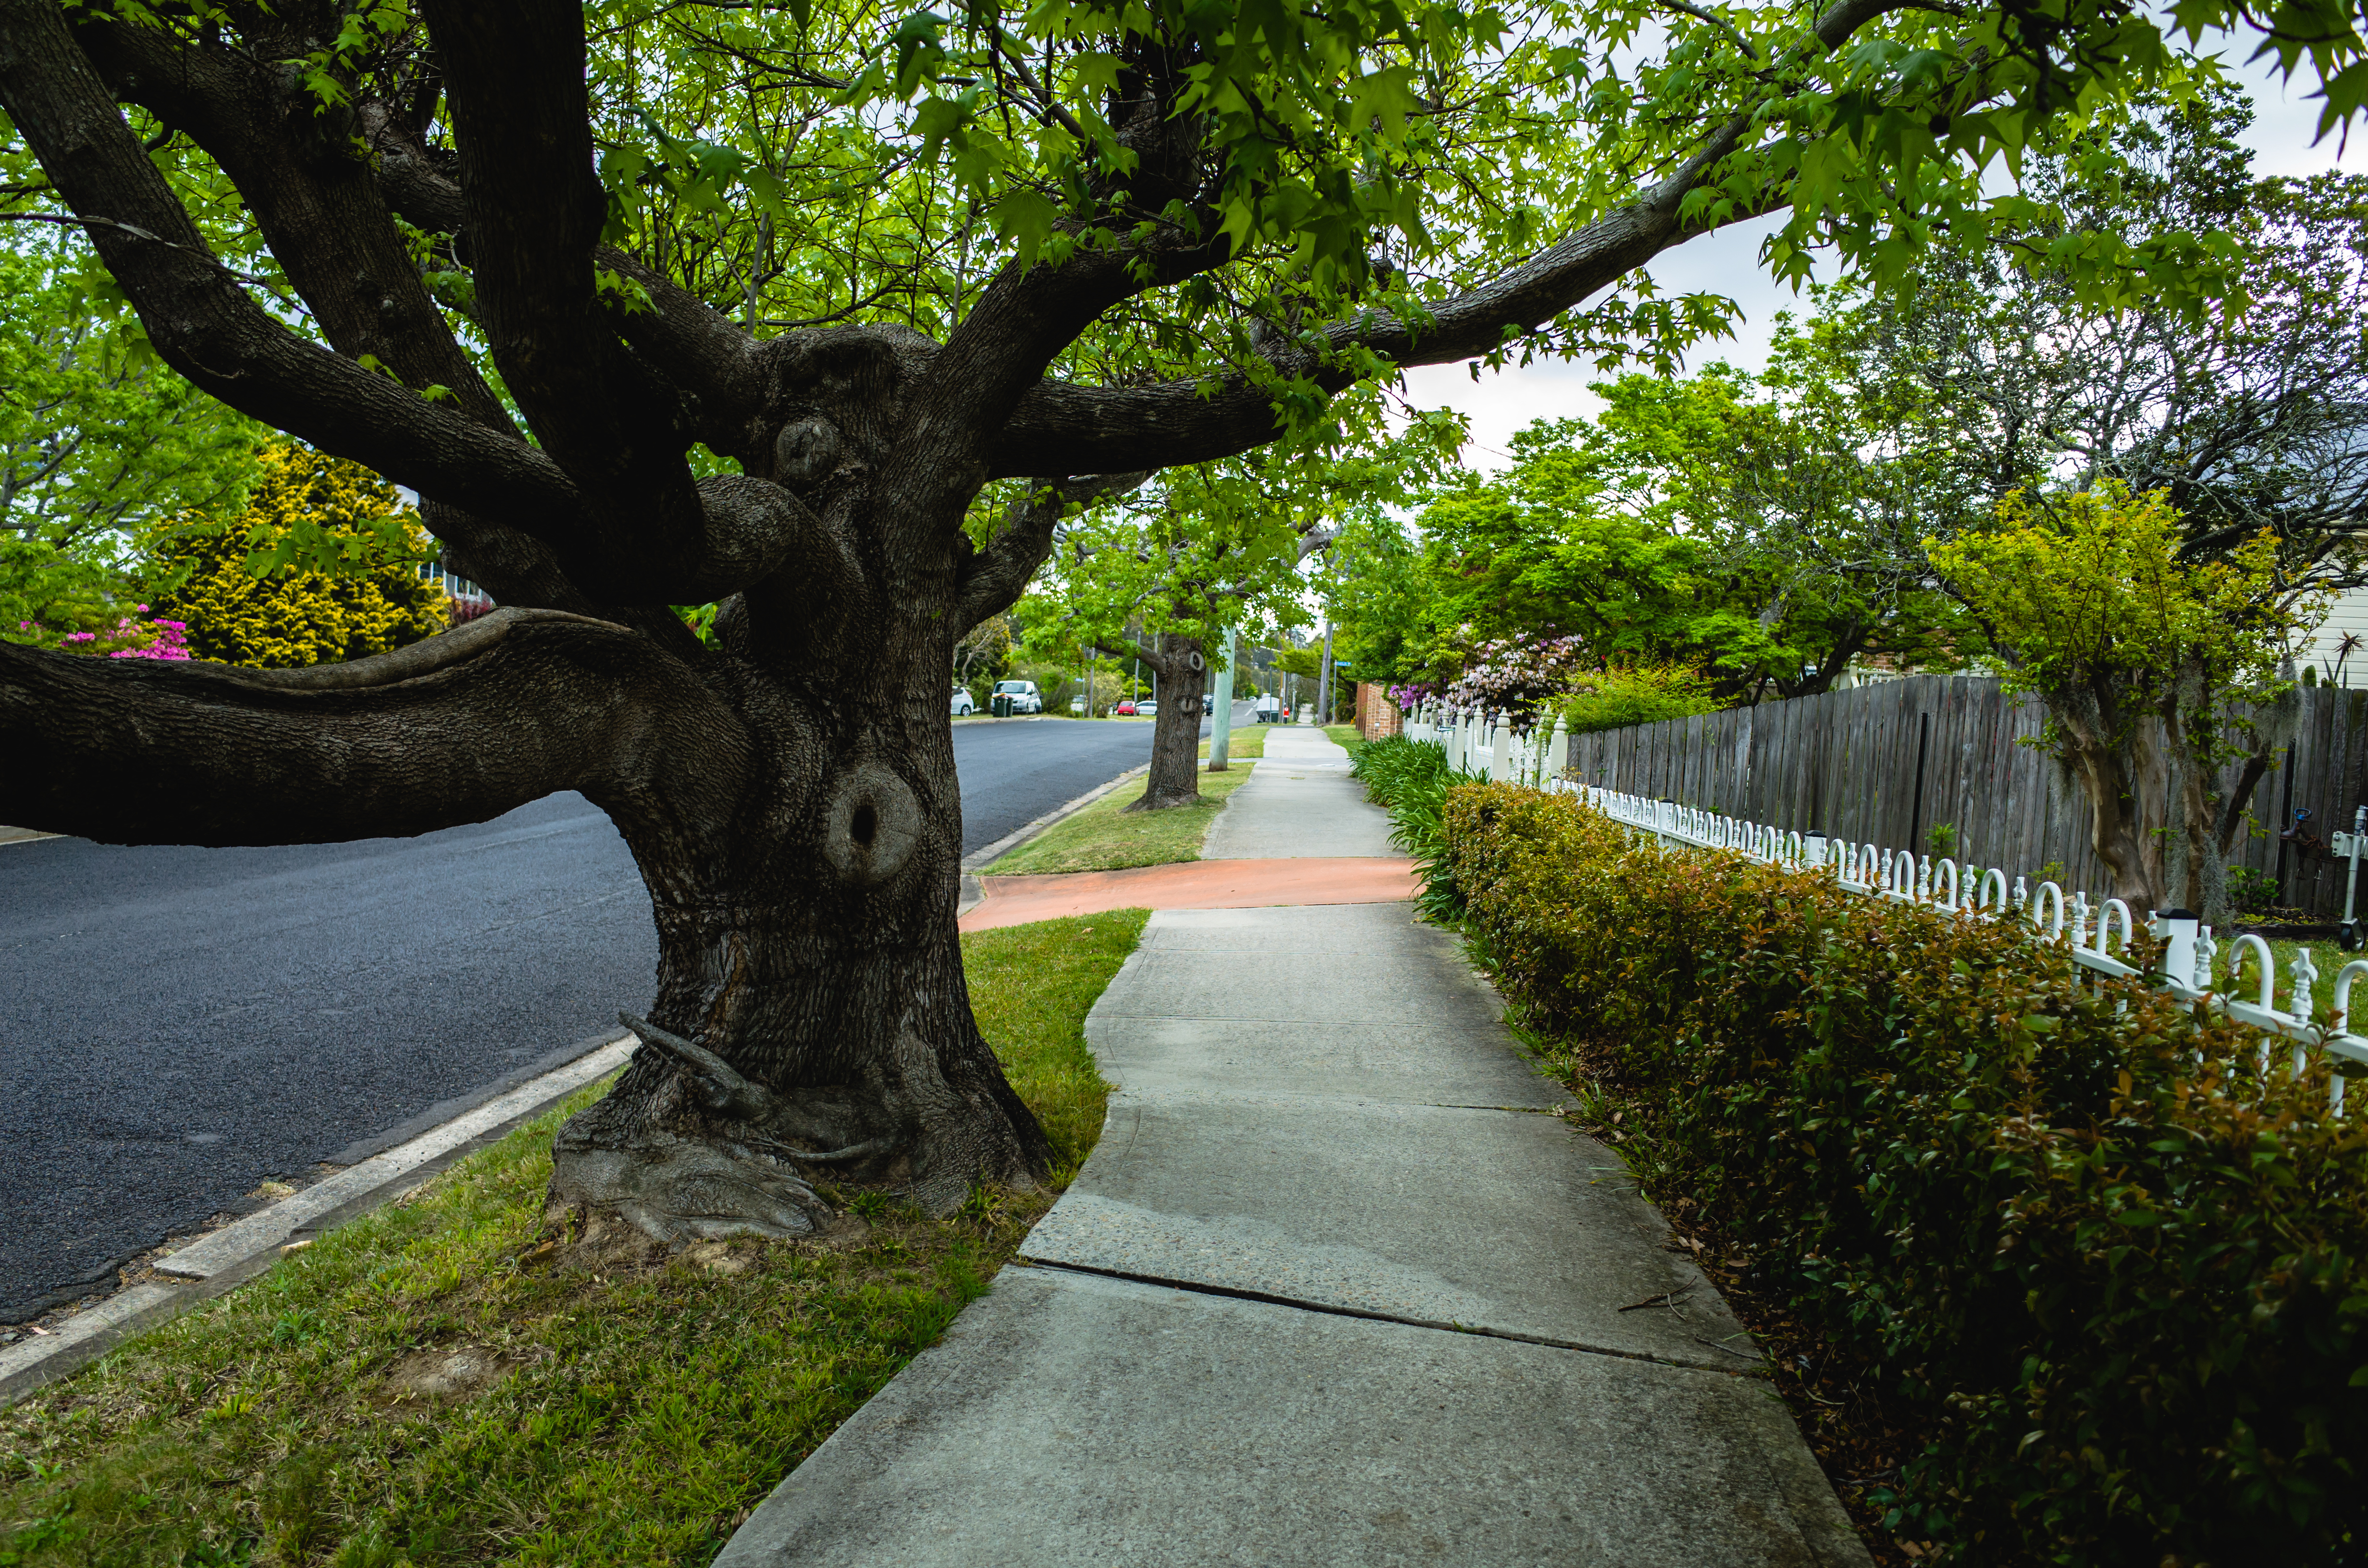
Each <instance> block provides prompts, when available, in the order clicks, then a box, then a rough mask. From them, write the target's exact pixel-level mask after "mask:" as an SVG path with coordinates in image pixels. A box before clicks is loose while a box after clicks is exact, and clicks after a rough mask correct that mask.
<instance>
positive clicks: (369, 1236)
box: [0, 910, 1146, 1568]
mask: <svg viewBox="0 0 2368 1568" xmlns="http://www.w3.org/2000/svg"><path fill="white" fill-rule="evenodd" d="M1145 917H1146V916H1145V912H1144V911H1142V910H1121V911H1115V912H1111V913H1108V914H1102V915H1085V916H1080V917H1077V918H1074V919H1068V920H1051V921H1044V922H1042V923H1041V924H1038V925H1033V926H1013V927H1009V928H1008V929H1004V930H997V931H985V932H980V933H977V934H975V935H973V936H967V937H963V938H962V950H963V957H964V960H965V964H966V966H967V969H968V973H969V982H970V992H971V1000H972V1005H973V1007H974V1008H975V1009H976V1011H977V1015H978V1019H979V1023H980V1026H981V1027H982V1028H984V1029H985V1033H986V1037H987V1039H988V1040H991V1041H993V1042H994V1044H995V1047H996V1054H997V1055H998V1056H999V1057H1001V1059H1002V1061H1003V1062H1004V1068H1005V1071H1006V1073H1007V1074H1008V1075H1009V1077H1010V1080H1011V1083H1012V1086H1013V1087H1014V1088H1015V1089H1017V1090H1018V1091H1019V1095H1020V1096H1021V1097H1022V1098H1023V1099H1025V1100H1026V1101H1027V1102H1028V1103H1029V1105H1030V1107H1032V1108H1034V1109H1035V1111H1036V1113H1037V1115H1038V1116H1039V1117H1040V1118H1041V1119H1042V1120H1043V1123H1044V1128H1045V1131H1046V1132H1047V1133H1048V1134H1049V1135H1050V1137H1051V1139H1052V1142H1053V1148H1054V1151H1055V1158H1056V1162H1057V1170H1056V1177H1057V1179H1058V1180H1059V1181H1061V1182H1063V1183H1065V1182H1066V1181H1067V1180H1068V1179H1069V1177H1070V1176H1073V1175H1074V1174H1075V1173H1076V1168H1077V1166H1078V1165H1079V1164H1080V1163H1082V1161H1083V1160H1084V1158H1085V1156H1086V1154H1087V1152H1088V1151H1089V1150H1090V1149H1091V1147H1092V1145H1093V1142H1094V1140H1095V1138H1096V1137H1097V1136H1098V1135H1099V1131H1100V1128H1101V1119H1102V1103H1103V1099H1104V1096H1106V1094H1107V1093H1108V1085H1105V1084H1104V1083H1103V1082H1102V1080H1101V1077H1100V1075H1099V1074H1098V1073H1097V1072H1096V1071H1095V1068H1094V1062H1093V1058H1092V1056H1091V1054H1090V1053H1089V1052H1088V1051H1087V1049H1086V1044H1085V1035H1084V1022H1085V1015H1086V1011H1087V1008H1088V1007H1090V1006H1092V1005H1093V1001H1094V998H1095V997H1097V996H1099V994H1101V992H1102V989H1103V987H1104V986H1106V985H1107V984H1108V983H1109V982H1110V976H1111V975H1113V974H1115V973H1116V972H1117V971H1118V968H1119V966H1120V964H1121V963H1122V962H1124V961H1125V959H1126V955H1127V954H1128V953H1129V952H1130V951H1132V950H1133V947H1134V943H1135V939H1136V937H1137V936H1138V935H1139V934H1140V933H1141V931H1142V928H1143V923H1144V919H1145ZM605 1087H606V1086H605V1085H598V1086H595V1087H593V1088H591V1089H587V1090H586V1091H585V1092H584V1093H583V1094H582V1095H579V1096H575V1099H574V1100H572V1101H570V1102H569V1103H568V1104H567V1105H565V1106H563V1107H562V1108H560V1109H559V1110H557V1111H554V1112H552V1114H551V1115H549V1116H546V1117H544V1118H542V1119H540V1120H538V1121H536V1122H534V1123H532V1124H531V1125H529V1126H527V1127H524V1128H521V1129H519V1130H518V1131H517V1132H514V1133H512V1134H511V1135H510V1136H509V1137H508V1138H506V1139H504V1140H503V1141H502V1142H500V1143H498V1144H496V1145H495V1146H494V1147H492V1148H490V1149H487V1150H485V1151H484V1152H482V1153H478V1154H475V1155H472V1157H471V1158H469V1159H468V1160H465V1161H463V1162H461V1164H459V1165H455V1166H453V1167H452V1168H451V1169H450V1171H447V1172H446V1173H444V1174H443V1175H442V1176H438V1177H437V1178H436V1179H435V1180H434V1181H432V1182H430V1183H428V1184H427V1186H425V1187H421V1188H419V1189H417V1190H416V1191H415V1192H413V1193H412V1194H410V1195H408V1196H407V1197H405V1198H404V1199H400V1200H398V1201H397V1202H395V1203H394V1204H392V1205H390V1206H388V1207H386V1208H383V1209H381V1210H377V1211H375V1212H374V1213H371V1214H370V1215H368V1216H366V1217H364V1218H362V1219H360V1220H358V1221H355V1222H353V1223H352V1224H349V1225H347V1226H344V1227H342V1228H340V1229H338V1230H336V1231H334V1232H332V1233H329V1234H328V1235H326V1236H324V1237H323V1238H321V1240H320V1241H319V1242H317V1243H316V1244H314V1245H313V1246H312V1247H311V1248H310V1249H309V1250H307V1251H304V1252H302V1253H299V1254H296V1255H293V1256H290V1257H288V1258H286V1259H284V1260H282V1261H281V1262H280V1263H279V1264H278V1265H277V1266H276V1267H273V1268H272V1269H270V1270H269V1271H268V1273H266V1274H265V1275H263V1276H262V1277H261V1278H257V1279H256V1280H254V1281H253V1282H251V1283H249V1284H247V1285H246V1286H245V1287H243V1288H241V1289H239V1290H234V1291H233V1292H231V1293H230V1294H229V1295H227V1296H224V1297H222V1299H221V1300H219V1301H213V1302H211V1303H209V1304H208V1305H207V1306H205V1307H202V1308H200V1309H199V1310H198V1311H197V1312H192V1313H190V1314H189V1315H188V1316H187V1317H183V1318H180V1319H178V1320H176V1322H174V1323H172V1324H167V1325H165V1327H163V1328H161V1329H159V1330H157V1331H156V1332H155V1333H154V1334H151V1335H145V1336H143V1337H142V1338H140V1339H137V1340H134V1341H133V1342H131V1344H130V1345H128V1346H125V1347H124V1348H122V1349H121V1350H119V1351H118V1352H116V1353H115V1354H114V1355H112V1356H110V1357H108V1358H107V1359H105V1360H103V1361H101V1362H99V1363H98V1364H97V1365H96V1366H94V1367H92V1368H90V1369H87V1370H85V1372H83V1373H82V1374H80V1375H79V1376H77V1377H74V1378H71V1379H69V1380H67V1381H65V1382H63V1383H61V1384H59V1385H57V1386H56V1387H54V1388H52V1389H50V1390H47V1391H44V1392H42V1393H40V1394H39V1395H37V1396H35V1397H34V1398H33V1399H31V1400H28V1402H26V1403H23V1404H21V1405H19V1406H17V1408H15V1409H13V1410H11V1411H8V1412H6V1414H5V1415H0V1564H9V1565H12V1568H13V1565H24V1568H32V1565H34V1564H40V1565H44V1568H47V1565H49V1564H68V1563H72V1564H76V1565H84V1564H115V1563H124V1564H131V1563H171V1564H180V1565H183V1568H199V1565H205V1568H212V1565H224V1564H255V1565H257V1568H281V1565H294V1564H307V1565H322V1564H325V1565H329V1568H438V1565H443V1564H459V1563H471V1564H478V1563H493V1562H500V1563H538V1564H540V1563H551V1564H559V1563H571V1564H573V1563H591V1562H618V1563H636V1564H641V1563H650V1564H676V1563H687V1564H702V1563H705V1562H708V1561H709V1560H710V1559H711V1558H712V1557H713V1556H714V1554H715V1553H716V1551H718V1550H720V1549H721V1547H722V1546H723V1542H724V1540H726V1539H728V1538H729V1536H730V1534H731V1532H732V1531H733V1529H734V1528H737V1526H738V1524H739V1522H740V1521H741V1520H743V1519H745V1518H746V1517H747V1514H748V1512H749V1510H750V1509H752V1508H753V1507H754V1506H756V1505H757V1503H758V1502H759V1501H761V1500H762V1499H763V1497H764V1496H765V1494H766V1493H767V1492H768V1491H769V1490H771V1488H772V1487H773V1486H774V1485H775V1484H776V1483H779V1482H780V1479H781V1478H782V1477H783V1476H784V1475H786V1474H788V1473H789V1472H790V1471H791V1470H792V1469H794V1468H796V1466H797V1465H798V1463H799V1462H800V1461H801V1460H803V1459H804V1458H805V1456H806V1455H808V1454H810V1453H812V1452H813V1451H814V1449H815V1448H816V1447H817V1446H819V1445H820V1444H821V1442H822V1441H823V1439H824V1438H825V1437H828V1436H829V1435H830V1434H831V1432H832V1431H833V1430H835V1429H836V1428H837V1426H838V1424H839V1423H840V1422H841V1421H844V1420H845V1419H846V1418H847V1417H848V1415H851V1414H853V1412H854V1411H855V1410H856V1409H857V1408H858V1407H860V1405H861V1404H862V1403H863V1402H864V1401H865V1400H867V1399H869V1398H870V1397H871V1394H872V1393H873V1392H875V1391H877V1390H878V1389H879V1388H880V1387H881V1385H882V1384H883V1383H885V1382H886V1381H888V1380H889V1379H890V1378H891V1377H894V1375H895V1374H896V1372H897V1371H898V1369H901V1368H902V1367H903V1366H904V1365H905V1362H906V1361H908V1360H910V1359H911V1358H912V1357H913V1356H914V1355H915V1354H916V1352H918V1351H919V1350H921V1349H922V1348H924V1347H926V1346H928V1345H929V1344H931V1343H933V1342H934V1341H935V1340H936V1339H937V1338H938V1336H939V1335H940V1334H941V1333H942V1332H943V1331H944V1329H945V1327H946V1325H947V1324H949V1323H951V1321H952V1319H953V1316H954V1314H955V1313H956V1312H959V1311H961V1309H962V1306H963V1304H964V1303H966V1302H968V1301H971V1300H973V1298H975V1297H977V1296H979V1295H980V1294H982V1293H983V1292H984V1291H985V1289H986V1281H987V1280H988V1279H989V1278H992V1276H993V1275H994V1272H995V1270H996V1267H999V1266H1000V1265H1001V1264H1002V1263H1003V1261H1004V1260H1005V1259H1006V1258H1008V1256H1010V1255H1011V1253H1012V1251H1013V1249H1014V1248H1015V1247H1016V1246H1017V1245H1018V1244H1019V1239H1020V1237H1021V1236H1022V1235H1024V1234H1025V1233H1026V1232H1027V1229H1028V1226H1029V1225H1030V1223H1032V1222H1033V1221H1034V1220H1035V1218H1036V1216H1037V1215H1038V1214H1040V1213H1041V1212H1042V1210H1043V1209H1044V1208H1045V1206H1046V1205H1047V1204H1048V1203H1049V1201H1050V1198H1049V1196H1048V1195H1045V1194H1035V1193H1031V1194H1014V1193H1004V1192H994V1191H982V1192H980V1193H978V1194H975V1195H973V1200H972V1202H971V1203H970V1204H969V1205H968V1206H967V1207H966V1208H965V1209H964V1210H963V1211H962V1213H961V1214H960V1215H958V1216H956V1217H954V1218H952V1219H949V1220H927V1219H923V1218H921V1217H920V1216H919V1215H918V1214H916V1213H915V1212H913V1211H911V1210H898V1209H895V1208H894V1207H892V1206H890V1205H887V1204H885V1203H882V1202H881V1201H879V1200H878V1199H877V1196H876V1195H864V1196H862V1197H859V1198H858V1199H856V1200H855V1201H854V1204H853V1207H854V1208H855V1209H856V1210H857V1211H858V1212H859V1213H863V1214H864V1215H865V1217H866V1218H867V1219H869V1220H870V1221H871V1230H870V1233H869V1234H868V1235H866V1236H864V1237H863V1238H862V1239H861V1240H860V1241H859V1242H856V1243H854V1244H845V1243H842V1244H835V1245H824V1244H804V1243H769V1244H768V1243H760V1242H756V1241H739V1242H731V1243H708V1244H701V1245H699V1246H695V1247H691V1248H689V1249H687V1250H686V1251H685V1252H683V1253H682V1254H680V1255H678V1256H676V1257H675V1258H673V1259H672V1260H670V1261H669V1262H667V1263H666V1265H664V1266H662V1267H655V1268H651V1269H643V1270H634V1271H622V1270H612V1271H610V1272H609V1273H606V1274H593V1273H588V1272H585V1271H582V1270H577V1269H573V1268H571V1267H567V1266H566V1265H565V1264H564V1262H552V1261H548V1258H549V1256H550V1255H549V1251H548V1249H546V1248H542V1247H540V1246H538V1241H539V1239H540V1236H539V1233H540V1232H541V1220H542V1196H543V1187H544V1184H545V1183H546V1182H547V1181H548V1180H549V1177H550V1174H551V1159H550V1142H551V1134H552V1131H553V1130H554V1129H555V1128H556V1126H557V1125H558V1123H559V1121H560V1120H561V1119H564V1117H566V1116H568V1115H571V1114H573V1113H574V1112H575V1110H576V1109H578V1108H581V1107H582V1106H583V1105H585V1104H587V1103H589V1102H590V1101H591V1100H592V1099H594V1098H595V1097H597V1096H598V1095H599V1094H601V1093H603V1092H605Z"/></svg>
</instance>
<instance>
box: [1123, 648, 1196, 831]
mask: <svg viewBox="0 0 2368 1568" xmlns="http://www.w3.org/2000/svg"><path fill="white" fill-rule="evenodd" d="M1138 652H1139V653H1141V655H1142V657H1143V661H1144V663H1145V664H1147V665H1151V667H1152V668H1154V669H1156V670H1157V671H1158V672H1159V692H1160V697H1159V712H1158V713H1157V715H1156V716H1155V717H1154V719H1153V721H1152V731H1151V776H1150V778H1148V779H1146V780H1145V781H1144V787H1143V799H1141V800H1140V801H1136V802H1135V803H1134V804H1133V805H1131V806H1129V807H1128V808H1127V810H1128V811H1131V812H1160V811H1167V810H1168V809H1169V808H1170V807H1174V806H1189V805H1192V804H1194V803H1195V802H1197V801H1199V800H1200V799H1201V708H1202V707H1203V703H1202V701H1201V678H1202V675H1203V672H1205V671H1206V670H1207V669H1208V667H1209V662H1208V660H1207V658H1205V657H1204V656H1203V655H1202V654H1201V640H1200V639H1199V638H1197V637H1183V636H1178V634H1177V633H1175V632H1172V631H1167V632H1162V633H1160V635H1159V636H1158V638H1157V639H1156V642H1155V643H1154V644H1147V645H1145V646H1144V647H1142V648H1141V649H1139V650H1138ZM1171 692H1172V693H1174V694H1175V695H1173V696H1170V695H1168V694H1169V693H1171Z"/></svg>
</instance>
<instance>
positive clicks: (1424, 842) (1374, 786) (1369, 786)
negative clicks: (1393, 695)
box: [1349, 735, 1473, 920]
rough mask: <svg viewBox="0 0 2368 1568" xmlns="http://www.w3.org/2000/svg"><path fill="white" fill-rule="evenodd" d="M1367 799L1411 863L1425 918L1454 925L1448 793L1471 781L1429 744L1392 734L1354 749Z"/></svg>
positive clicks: (1353, 769)
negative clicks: (1384, 814) (1385, 818)
mask: <svg viewBox="0 0 2368 1568" xmlns="http://www.w3.org/2000/svg"><path fill="white" fill-rule="evenodd" d="M1349 775H1350V776H1351V777H1352V778H1358V779H1360V780H1362V781H1363V783H1364V786H1365V798H1366V799H1367V800H1369V801H1372V802H1373V804H1375V805H1377V806H1381V807H1383V808H1384V809H1385V810H1387V811H1388V812H1389V813H1390V842H1391V843H1392V844H1394V845H1395V846H1397V847H1398V848H1400V849H1401V850H1404V851H1405V852H1406V854H1408V855H1410V856H1412V857H1413V858H1414V862H1415V873H1416V875H1417V876H1419V877H1420V878H1421V879H1422V885H1423V891H1422V894H1421V896H1420V897H1419V898H1417V900H1416V901H1415V902H1416V903H1417V906H1418V907H1419V908H1420V909H1421V910H1422V913H1423V915H1424V917H1425V918H1426V919H1430V920H1452V919H1453V918H1454V917H1455V915H1456V913H1457V912H1458V911H1459V910H1460V909H1461V908H1462V907H1463V901H1462V900H1461V899H1460V898H1459V897H1458V896H1457V894H1456V891H1455V876H1454V873H1453V872H1452V870H1451V869H1449V867H1448V863H1447V857H1446V852H1445V850H1446V840H1445V837H1444V832H1443V829H1444V826H1445V812H1446V809H1447V791H1448V790H1450V789H1452V788H1453V787H1454V786H1455V785H1458V784H1469V783H1471V782H1473V778H1472V775H1470V774H1468V773H1463V772H1460V771H1458V770H1456V769H1454V768H1452V767H1448V766H1447V753H1446V752H1445V751H1443V750H1442V749H1440V747H1438V746H1435V745H1431V744H1428V743H1427V742H1422V741H1410V740H1407V739H1406V737H1405V736H1404V735H1390V736H1386V737H1384V738H1383V739H1381V740H1378V741H1373V742H1372V743H1370V744H1366V745H1363V746H1360V747H1359V748H1358V750H1357V752H1356V754H1355V756H1353V757H1352V758H1351V759H1350V761H1349Z"/></svg>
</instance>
